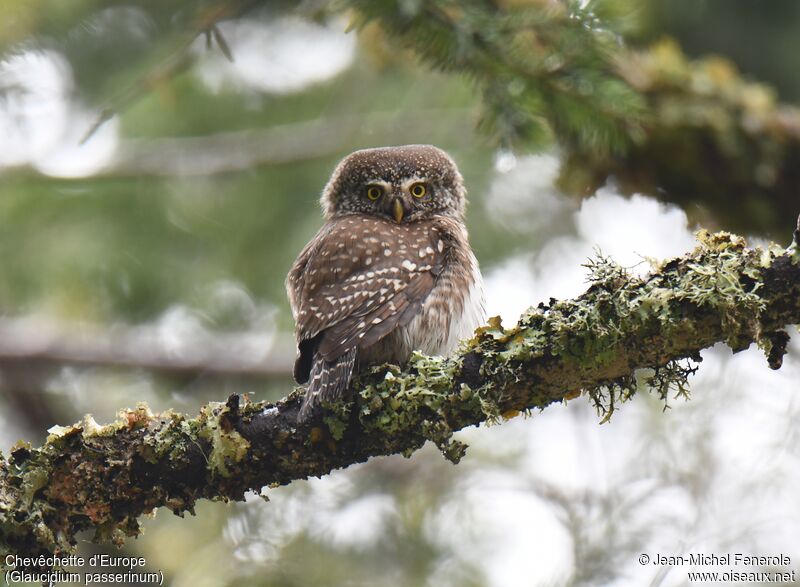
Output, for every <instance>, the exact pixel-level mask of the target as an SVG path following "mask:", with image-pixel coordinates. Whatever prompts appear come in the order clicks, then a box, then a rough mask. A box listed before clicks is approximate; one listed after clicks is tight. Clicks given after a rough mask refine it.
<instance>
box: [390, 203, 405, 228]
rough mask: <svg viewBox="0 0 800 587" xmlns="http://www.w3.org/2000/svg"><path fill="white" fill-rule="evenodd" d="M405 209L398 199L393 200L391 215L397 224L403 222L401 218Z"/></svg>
mask: <svg viewBox="0 0 800 587" xmlns="http://www.w3.org/2000/svg"><path fill="white" fill-rule="evenodd" d="M405 213H406V211H405V209H404V208H403V202H402V200H401V199H400V198H395V199H394V202H393V204H392V214H393V215H394V219H395V221H396V222H397V224H400V223H401V222H402V221H403V216H405Z"/></svg>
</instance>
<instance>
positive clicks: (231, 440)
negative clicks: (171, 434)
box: [194, 402, 250, 477]
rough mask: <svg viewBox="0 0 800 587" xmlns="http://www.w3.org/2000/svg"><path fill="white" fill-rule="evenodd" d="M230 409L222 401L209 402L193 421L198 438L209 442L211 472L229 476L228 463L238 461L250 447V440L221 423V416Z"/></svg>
mask: <svg viewBox="0 0 800 587" xmlns="http://www.w3.org/2000/svg"><path fill="white" fill-rule="evenodd" d="M229 412H230V409H229V408H228V406H227V405H226V404H225V403H223V402H210V403H208V404H206V405H205V406H203V407H202V408H201V410H200V417H199V418H197V420H195V421H194V422H195V423H196V426H197V428H196V429H195V433H196V434H197V437H198V438H202V439H203V440H206V441H208V442H209V443H210V444H211V453H210V454H209V455H208V466H209V468H210V469H211V471H212V473H215V474H219V475H221V476H223V477H228V476H230V470H229V469H228V463H229V462H233V463H238V462H240V461H241V460H242V459H243V458H244V457H245V456H246V455H247V452H248V450H249V449H250V442H249V441H248V440H247V439H246V438H245V437H244V436H242V435H241V434H239V432H238V431H237V430H235V429H233V428H232V427H228V426H225V425H223V423H222V418H223V417H224V415H225V414H227V413H229Z"/></svg>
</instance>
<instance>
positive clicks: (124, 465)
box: [0, 232, 800, 556]
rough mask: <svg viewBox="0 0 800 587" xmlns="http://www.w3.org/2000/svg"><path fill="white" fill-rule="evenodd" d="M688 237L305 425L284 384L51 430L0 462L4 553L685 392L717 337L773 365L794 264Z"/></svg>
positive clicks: (599, 262) (388, 371)
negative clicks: (487, 425) (568, 411)
mask: <svg viewBox="0 0 800 587" xmlns="http://www.w3.org/2000/svg"><path fill="white" fill-rule="evenodd" d="M699 239H700V244H699V246H698V247H697V248H696V249H695V250H694V251H693V252H691V253H688V254H687V255H685V256H684V257H681V258H676V259H672V260H669V261H666V262H663V263H661V264H659V265H657V266H655V267H654V268H653V271H652V273H650V274H649V275H647V276H646V277H643V278H640V277H636V276H633V275H631V274H629V273H628V272H627V271H626V270H625V269H624V268H622V267H620V266H618V265H616V264H614V263H613V262H612V261H610V260H608V259H604V258H599V259H595V260H593V261H591V262H589V264H588V265H587V266H588V268H589V271H590V275H589V281H590V283H591V285H590V287H589V289H588V290H587V291H586V292H585V293H584V294H583V295H581V296H580V297H578V298H576V299H574V300H566V301H556V300H551V302H550V303H549V304H548V305H540V306H539V307H538V308H531V309H529V310H528V311H527V312H525V313H524V314H523V316H522V317H521V318H520V321H519V323H518V324H517V325H516V326H514V327H512V328H508V329H507V328H504V327H503V326H502V325H501V323H500V320H499V319H497V318H494V319H491V320H489V324H488V325H487V326H485V327H483V328H480V329H479V330H478V331H477V333H476V335H475V337H474V338H473V339H472V340H469V341H465V342H464V343H463V344H462V346H461V348H460V350H459V351H458V352H457V353H456V354H455V355H454V356H453V357H450V358H443V357H426V356H422V355H414V356H413V357H412V358H411V360H410V361H409V363H408V365H406V366H405V367H404V368H399V367H392V366H388V367H387V366H384V367H380V368H374V369H372V370H371V371H370V372H367V373H363V374H362V375H361V376H360V377H359V378H358V379H357V380H356V381H355V382H354V383H353V385H352V389H353V393H354V398H355V402H344V403H340V404H334V405H331V406H328V411H327V415H326V416H325V417H324V419H317V420H316V421H313V422H310V423H309V424H307V425H304V426H301V427H298V426H297V425H296V417H297V412H298V410H299V407H300V400H301V393H300V392H298V391H295V392H293V393H292V394H290V395H289V396H288V397H287V398H286V399H284V400H282V401H280V402H278V403H276V404H266V403H263V402H262V403H249V402H247V401H246V399H245V400H243V399H242V398H241V397H240V396H236V395H234V396H231V397H230V398H228V401H227V402H225V403H212V404H208V405H206V406H204V407H203V408H202V410H201V413H200V415H199V416H198V417H196V418H189V417H187V416H184V415H180V414H177V413H173V412H171V411H168V412H165V413H162V414H152V413H151V412H150V411H149V410H148V409H147V407H146V406H143V405H140V406H139V407H137V408H136V409H134V410H126V411H123V412H121V413H120V417H119V419H118V420H117V421H116V422H114V423H112V424H109V425H106V426H100V425H98V424H97V423H96V422H94V420H93V419H92V418H91V417H87V418H85V419H84V421H83V422H80V423H78V424H75V425H73V426H68V427H54V428H52V429H51V430H50V436H49V437H48V439H47V442H46V443H45V444H44V445H43V446H42V447H40V448H33V447H31V446H30V445H27V444H25V443H22V442H21V443H18V444H17V445H16V446H15V447H14V448H13V449H12V450H11V453H10V456H9V458H8V459H5V458H3V457H2V456H0V553H13V554H17V555H20V556H37V555H47V554H51V553H56V554H64V553H68V552H70V551H71V550H72V549H73V548H74V545H75V536H76V533H78V532H80V531H82V530H87V529H93V530H94V531H95V538H96V539H97V540H112V541H114V542H121V541H122V540H124V538H125V537H126V536H135V535H137V534H138V533H139V524H138V518H139V517H140V516H141V515H143V514H145V513H148V512H150V511H152V510H154V509H156V508H159V507H167V508H169V509H170V510H172V511H173V512H174V513H176V514H179V515H182V514H183V513H184V512H186V511H190V512H191V511H192V510H193V507H194V505H195V503H196V502H197V500H199V499H214V500H241V499H242V498H243V497H244V494H245V492H246V491H250V490H256V491H257V490H259V489H260V488H262V487H264V486H277V485H285V484H288V483H290V482H292V481H293V480H296V479H304V478H307V477H310V476H319V475H325V474H327V473H329V472H330V471H332V470H334V469H337V468H341V467H347V466H348V465H351V464H353V463H358V462H362V461H365V460H367V459H368V458H370V457H372V456H378V455H388V454H394V453H402V454H404V455H406V456H409V455H411V453H413V452H414V451H415V450H417V449H418V448H420V447H421V446H422V445H423V444H424V443H425V442H426V441H428V440H430V441H433V442H434V443H436V445H437V446H438V447H439V448H440V449H441V450H442V452H443V453H444V455H445V456H446V457H447V458H449V459H450V460H452V461H453V462H458V460H459V459H460V458H461V457H462V456H463V454H464V451H465V448H466V447H465V446H464V445H463V444H462V443H461V442H459V441H458V440H454V439H453V437H452V435H453V432H454V431H457V430H460V429H462V428H465V427H467V426H472V425H477V424H480V423H481V422H500V421H502V419H503V418H510V417H512V416H514V415H516V414H519V413H520V412H525V413H529V412H530V411H532V410H535V409H544V408H545V407H547V406H548V405H550V404H551V403H554V402H561V401H564V400H565V399H570V398H574V397H576V396H577V395H578V394H579V393H580V391H581V390H582V391H583V393H584V394H586V395H587V396H588V397H589V398H590V400H591V401H592V402H593V403H594V404H595V406H597V408H598V410H599V412H600V414H601V415H602V416H603V417H604V418H608V417H609V416H610V415H611V413H612V412H613V411H614V409H615V408H616V407H617V406H618V405H619V404H620V402H622V401H624V400H626V399H628V398H629V397H630V396H632V395H633V394H634V393H635V391H636V390H637V389H638V388H639V387H645V388H647V387H649V388H651V389H652V390H654V391H655V392H656V393H658V394H660V395H661V396H662V397H664V398H665V399H666V398H667V395H668V394H672V393H676V392H677V393H682V394H686V392H687V377H688V376H689V375H690V374H691V373H692V372H693V370H694V369H695V367H693V366H692V363H691V362H692V361H695V362H696V361H699V360H700V356H699V352H700V351H701V350H702V349H704V348H707V347H709V346H711V345H713V344H715V343H718V342H724V343H725V344H727V345H728V346H729V347H730V348H731V349H732V350H733V351H734V352H736V351H739V350H742V349H745V348H747V347H748V346H749V345H750V344H752V343H754V342H755V343H757V344H758V345H759V346H760V347H761V348H762V349H763V350H764V352H765V354H766V355H767V359H768V362H769V365H770V366H771V367H773V368H778V367H780V364H781V359H782V357H783V355H784V353H785V352H786V344H787V341H788V338H789V336H788V334H787V332H786V330H784V328H785V327H786V326H788V325H790V324H797V323H800V260H798V259H797V256H796V254H793V252H792V251H789V250H784V249H781V248H779V247H775V246H773V247H771V248H769V249H767V250H763V249H749V248H746V247H745V243H744V240H743V239H742V238H740V237H736V236H733V235H730V234H727V233H718V234H713V235H712V234H709V233H706V232H701V233H700V234H699ZM795 253H796V252H795ZM641 369H645V371H641ZM637 370H638V371H637ZM532 425H535V424H532Z"/></svg>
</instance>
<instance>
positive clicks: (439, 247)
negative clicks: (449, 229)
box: [436, 239, 444, 253]
mask: <svg viewBox="0 0 800 587" xmlns="http://www.w3.org/2000/svg"><path fill="white" fill-rule="evenodd" d="M436 248H437V249H439V252H440V253H441V252H442V251H444V241H443V240H441V239H440V240H439V242H438V243H436Z"/></svg>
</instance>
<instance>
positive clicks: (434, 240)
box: [286, 145, 485, 423]
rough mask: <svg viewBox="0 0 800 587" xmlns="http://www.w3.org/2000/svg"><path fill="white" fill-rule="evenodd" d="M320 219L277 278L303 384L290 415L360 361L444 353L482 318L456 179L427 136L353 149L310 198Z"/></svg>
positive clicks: (307, 408) (316, 401) (342, 382)
mask: <svg viewBox="0 0 800 587" xmlns="http://www.w3.org/2000/svg"><path fill="white" fill-rule="evenodd" d="M320 202H321V204H322V209H323V213H324V216H325V224H324V225H323V226H322V228H321V229H320V230H319V232H318V233H317V234H316V236H315V237H314V238H313V239H312V240H311V242H309V243H308V244H307V245H306V247H305V248H304V249H303V250H302V251H301V252H300V255H299V256H298V257H297V260H296V261H295V262H294V265H293V266H292V269H291V271H290V272H289V275H288V276H287V278H286V290H287V293H288V297H289V303H290V305H291V308H292V314H293V315H294V319H295V323H296V328H295V335H296V338H297V347H298V351H299V354H298V357H297V361H296V362H295V366H294V377H295V379H296V380H297V382H298V383H300V384H303V383H306V382H307V383H308V385H307V388H306V394H305V398H304V399H303V403H302V406H301V408H300V412H299V415H298V421H299V422H301V423H302V422H305V421H307V420H308V419H309V418H310V417H312V415H314V414H315V413H317V412H318V411H319V408H318V407H319V406H320V405H321V404H322V403H323V402H330V401H333V400H336V399H338V398H340V397H342V396H343V394H344V392H345V391H346V390H347V389H348V385H349V383H350V378H351V377H352V375H353V372H354V370H355V369H357V368H359V367H360V366H364V365H368V364H377V363H394V364H398V365H399V364H402V363H404V362H405V361H407V360H408V358H409V356H410V355H411V352H412V351H414V350H418V351H421V352H423V353H425V354H430V355H446V354H449V353H450V352H451V351H452V350H454V348H455V347H456V345H457V344H458V342H459V341H460V340H461V339H463V338H466V337H468V336H470V335H471V334H472V333H473V332H474V330H475V328H476V327H478V326H480V325H481V324H482V323H483V320H484V312H485V310H484V296H483V279H482V277H481V273H480V269H479V267H478V261H477V260H476V259H475V255H474V254H473V253H472V249H471V248H470V246H469V242H468V240H467V229H466V226H465V225H464V207H465V204H466V189H465V188H464V183H463V179H462V177H461V174H460V173H459V171H458V169H457V168H456V165H455V163H454V162H453V160H452V159H451V158H450V156H449V155H448V154H447V153H445V152H444V151H442V150H441V149H438V148H436V147H433V146H430V145H407V146H402V147H383V148H378V149H365V150H361V151H356V152H354V153H352V154H351V155H348V156H347V157H345V158H344V159H343V160H342V161H341V162H340V163H339V165H338V166H337V167H336V169H335V170H334V172H333V175H332V176H331V178H330V180H329V181H328V183H327V185H326V186H325V189H324V190H323V192H322V197H321V199H320Z"/></svg>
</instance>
